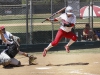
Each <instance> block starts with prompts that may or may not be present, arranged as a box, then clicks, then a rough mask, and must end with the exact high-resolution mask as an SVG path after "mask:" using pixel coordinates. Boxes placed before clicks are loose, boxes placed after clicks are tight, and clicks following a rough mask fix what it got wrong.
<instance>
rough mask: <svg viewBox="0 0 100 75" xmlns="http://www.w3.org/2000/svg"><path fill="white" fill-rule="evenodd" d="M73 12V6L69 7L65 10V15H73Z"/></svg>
mask: <svg viewBox="0 0 100 75" xmlns="http://www.w3.org/2000/svg"><path fill="white" fill-rule="evenodd" d="M72 11H73V8H72V7H71V6H67V7H66V9H65V13H67V14H73V13H72Z"/></svg>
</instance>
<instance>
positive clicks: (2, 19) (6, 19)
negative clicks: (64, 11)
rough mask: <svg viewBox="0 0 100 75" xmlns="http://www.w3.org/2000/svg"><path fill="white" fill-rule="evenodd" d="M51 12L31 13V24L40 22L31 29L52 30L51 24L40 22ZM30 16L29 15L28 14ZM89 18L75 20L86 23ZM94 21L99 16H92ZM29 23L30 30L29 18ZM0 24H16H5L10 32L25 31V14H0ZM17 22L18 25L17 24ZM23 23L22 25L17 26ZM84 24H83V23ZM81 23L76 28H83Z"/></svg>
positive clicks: (96, 20)
mask: <svg viewBox="0 0 100 75" xmlns="http://www.w3.org/2000/svg"><path fill="white" fill-rule="evenodd" d="M50 15H51V14H33V20H32V22H33V25H34V23H40V25H34V26H33V31H51V30H52V24H50V25H44V24H45V23H50V22H45V23H41V22H42V21H43V20H45V18H48V17H50ZM28 17H29V18H30V15H28ZM88 20H89V19H77V22H82V23H87V22H88ZM93 21H94V22H99V21H100V19H99V18H94V20H93ZM28 22H29V23H28V24H29V31H30V19H29V20H28ZM0 24H3V25H6V24H16V26H7V27H6V28H7V30H8V31H10V32H14V33H25V32H26V15H3V16H0ZM17 24H18V26H17ZM21 24H23V25H24V26H19V25H21ZM53 25H54V30H58V28H59V23H56V24H53ZM84 25H85V24H84ZM84 25H83V24H77V25H76V27H75V28H76V29H83V28H84ZM96 26H97V27H96V28H100V26H99V24H98V25H96Z"/></svg>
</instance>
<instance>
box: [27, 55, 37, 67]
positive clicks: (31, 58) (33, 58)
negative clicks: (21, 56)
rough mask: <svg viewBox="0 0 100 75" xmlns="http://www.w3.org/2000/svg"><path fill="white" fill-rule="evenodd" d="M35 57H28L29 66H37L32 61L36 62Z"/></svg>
mask: <svg viewBox="0 0 100 75" xmlns="http://www.w3.org/2000/svg"><path fill="white" fill-rule="evenodd" d="M36 59H37V57H34V56H33V55H30V56H29V65H37V63H36V62H34V60H36Z"/></svg>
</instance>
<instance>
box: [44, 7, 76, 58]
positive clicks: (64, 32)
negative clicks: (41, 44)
mask: <svg viewBox="0 0 100 75" xmlns="http://www.w3.org/2000/svg"><path fill="white" fill-rule="evenodd" d="M72 11H73V8H72V7H71V6H67V7H66V8H65V13H63V14H61V15H60V16H59V17H57V18H54V19H47V20H48V21H60V22H61V26H60V29H59V30H58V32H57V34H56V37H55V39H54V41H52V42H51V43H50V44H49V45H48V46H47V47H46V48H44V51H43V57H45V56H46V54H47V51H48V50H49V49H50V48H52V47H54V46H56V45H57V44H58V42H59V41H60V40H61V39H62V38H63V37H65V38H68V39H70V41H69V42H68V44H67V45H65V49H66V51H67V52H68V53H69V52H70V50H69V46H70V45H72V44H73V43H74V42H75V41H76V40H77V36H76V35H75V34H74V33H73V32H72V31H71V30H72V28H73V27H74V26H75V22H76V16H75V15H74V14H73V13H72Z"/></svg>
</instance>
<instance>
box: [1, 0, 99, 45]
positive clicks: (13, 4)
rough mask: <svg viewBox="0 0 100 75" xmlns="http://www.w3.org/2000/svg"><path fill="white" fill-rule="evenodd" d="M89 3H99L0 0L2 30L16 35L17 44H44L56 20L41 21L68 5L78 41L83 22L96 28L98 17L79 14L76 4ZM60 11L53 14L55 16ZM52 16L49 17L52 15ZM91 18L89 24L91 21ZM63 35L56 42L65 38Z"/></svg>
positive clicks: (54, 29) (96, 0)
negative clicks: (18, 38)
mask: <svg viewBox="0 0 100 75" xmlns="http://www.w3.org/2000/svg"><path fill="white" fill-rule="evenodd" d="M91 1H93V5H97V6H100V1H99V0H87V1H86V2H85V0H0V26H2V25H4V26H5V27H6V30H7V31H9V32H11V33H12V34H14V35H16V36H19V37H20V39H21V44H41V43H42V44H44V43H50V42H51V41H52V40H53V39H54V37H55V35H56V32H57V30H58V29H59V26H60V23H59V22H47V21H46V22H44V23H42V21H44V20H45V18H48V17H50V16H51V15H52V14H53V13H55V12H56V11H58V10H59V9H61V8H63V7H65V6H67V5H71V6H72V7H73V9H74V13H75V15H76V16H77V23H76V25H75V33H77V36H78V41H81V40H82V38H81V35H82V30H83V28H84V27H85V24H86V23H90V25H93V26H92V27H93V30H99V28H100V22H99V20H100V18H99V17H93V19H91V17H89V18H85V19H82V18H80V8H82V7H84V6H89V5H90V2H91ZM59 15H60V14H57V15H55V16H54V17H56V16H59ZM54 17H53V18H54ZM92 21H93V24H92ZM67 41H68V39H65V38H63V39H62V40H61V41H60V42H67Z"/></svg>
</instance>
